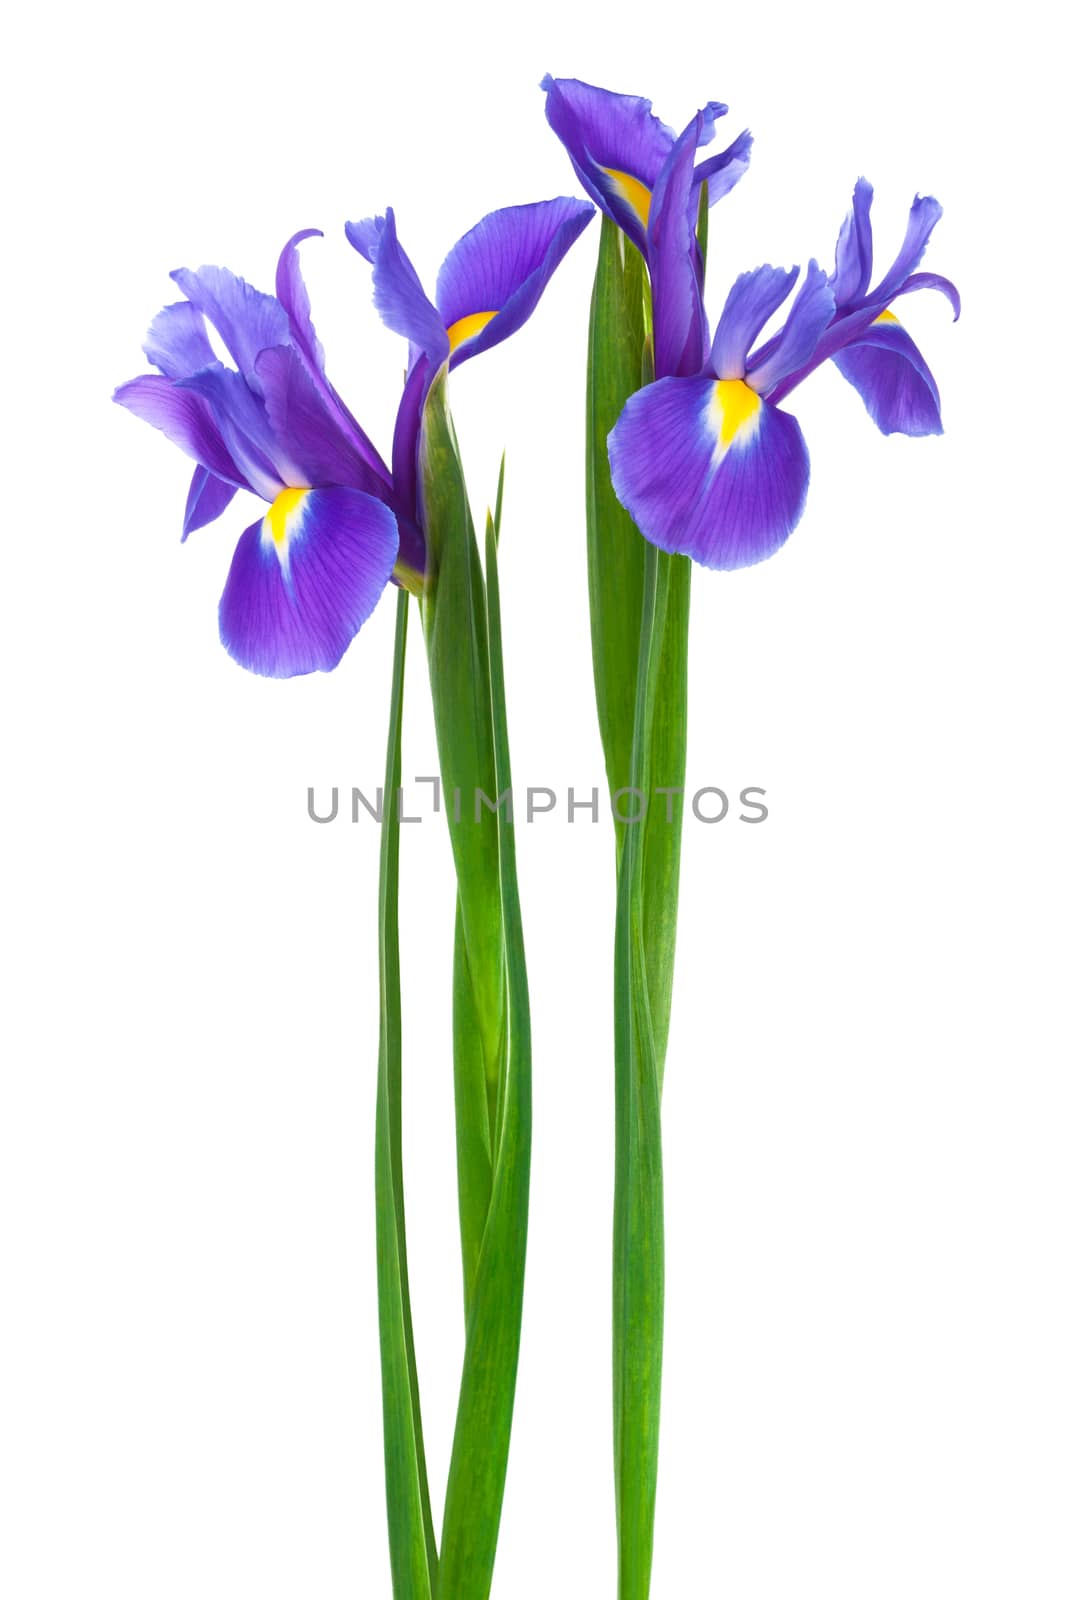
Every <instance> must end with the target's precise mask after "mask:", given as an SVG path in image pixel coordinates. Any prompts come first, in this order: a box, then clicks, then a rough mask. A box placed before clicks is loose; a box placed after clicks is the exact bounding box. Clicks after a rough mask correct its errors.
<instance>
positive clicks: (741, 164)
mask: <svg viewBox="0 0 1067 1600" xmlns="http://www.w3.org/2000/svg"><path fill="white" fill-rule="evenodd" d="M541 87H542V89H544V90H545V94H546V100H545V115H546V116H547V118H548V121H549V125H550V126H551V128H552V129H553V131H554V132H555V133H556V134H557V135H558V137H559V139H560V140H561V142H562V144H563V146H564V148H565V149H566V151H567V154H568V155H569V156H570V158H571V164H572V165H573V167H574V170H575V172H576V173H577V175H578V178H579V181H580V182H581V184H582V186H583V188H584V189H585V190H586V192H587V193H588V194H589V195H591V196H592V198H593V199H594V200H595V201H596V203H597V205H598V206H599V207H600V209H601V210H602V211H603V212H604V213H605V215H606V216H608V217H610V218H611V220H612V221H613V222H615V223H617V224H618V226H619V227H620V228H621V229H622V231H623V232H624V233H625V234H626V235H627V236H628V237H629V238H630V239H631V240H632V241H633V243H634V244H635V245H636V246H637V248H638V250H640V252H641V254H642V255H643V256H644V258H645V261H646V263H647V265H648V270H649V280H650V283H651V288H652V324H653V339H654V346H655V364H656V373H657V375H658V376H659V377H666V376H669V375H674V376H679V375H688V374H691V373H695V372H698V371H699V370H700V368H701V366H702V364H703V362H704V359H705V357H706V355H707V321H706V318H705V315H704V303H703V292H702V291H703V281H704V263H703V262H702V260H701V259H700V252H699V249H698V246H697V240H696V223H697V212H698V209H699V205H700V189H701V185H702V184H704V183H706V184H707V186H708V204H709V206H710V205H714V204H715V202H716V201H717V200H721V199H722V197H723V196H724V195H726V194H728V193H729V192H730V190H731V189H732V188H733V186H734V184H735V183H736V182H737V181H738V179H739V178H740V177H741V176H742V174H743V173H744V171H745V169H746V167H747V166H748V161H749V152H750V150H751V146H752V135H751V134H750V133H748V132H747V131H746V132H745V133H742V134H741V135H740V136H739V137H738V138H737V139H735V140H734V142H733V144H731V145H730V146H729V147H728V149H726V150H724V151H722V152H721V153H720V154H719V155H715V156H710V157H708V158H707V159H706V160H704V161H701V162H699V163H697V165H696V166H695V167H694V164H693V163H694V159H695V156H696V152H697V150H698V148H700V147H701V146H703V145H706V144H708V143H709V142H710V140H711V139H713V138H714V136H715V123H716V121H717V120H718V118H719V117H721V116H723V115H725V113H726V111H727V109H728V108H727V107H726V106H724V105H720V104H719V103H718V102H717V101H714V100H712V101H709V102H708V104H707V105H706V106H705V107H704V109H703V110H702V111H698V112H697V114H696V116H695V117H694V118H693V120H692V121H691V122H690V123H689V125H688V127H687V128H686V129H685V130H684V132H683V133H682V134H681V135H679V136H678V137H676V136H675V135H674V133H673V132H672V131H671V129H670V128H668V127H667V126H666V125H665V124H664V123H662V122H660V120H659V118H658V117H655V116H653V114H652V104H651V102H650V101H648V100H643V99H640V98H639V97H638V96H637V95H630V94H614V93H612V92H611V91H610V90H608V89H597V88H594V87H593V86H592V85H591V84H588V83H582V82H581V81H580V80H579V79H577V78H553V77H551V76H546V77H545V78H544V79H543V80H542V83H541Z"/></svg>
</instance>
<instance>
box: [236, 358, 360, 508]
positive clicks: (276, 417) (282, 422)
mask: <svg viewBox="0 0 1067 1600" xmlns="http://www.w3.org/2000/svg"><path fill="white" fill-rule="evenodd" d="M256 375H257V377H258V378H259V382H260V387H261V389H262V392H263V405H264V408H265V410H266V415H267V420H268V422H269V424H270V427H271V431H272V433H273V435H274V437H275V439H276V440H277V441H278V444H279V445H280V446H281V450H282V452H283V453H284V456H285V458H286V459H287V460H288V461H290V462H292V464H293V465H294V466H295V467H297V468H298V469H299V472H300V476H301V478H302V479H303V480H304V482H305V483H308V484H314V485H315V487H316V488H327V487H329V486H337V487H341V488H349V489H362V490H363V491H364V492H365V493H366V494H376V495H379V496H381V495H382V494H383V493H384V492H385V489H386V485H385V484H384V483H383V481H382V479H381V478H380V477H379V476H378V474H377V473H376V472H374V471H373V470H372V469H371V467H370V466H369V465H368V463H367V462H366V460H365V459H364V457H363V454H362V452H361V451H360V450H359V449H358V448H357V446H356V443H355V441H354V440H353V439H352V438H351V436H350V434H349V433H348V432H347V430H346V429H345V427H344V426H343V425H342V422H341V421H340V420H339V418H338V416H337V414H336V412H335V410H334V409H333V407H332V406H331V405H330V404H329V402H328V400H327V399H326V398H325V397H324V396H323V393H322V391H321V389H320V387H319V386H318V384H317V383H316V382H315V379H314V377H313V376H312V374H311V373H310V372H309V371H308V368H307V363H306V362H305V360H304V357H303V356H302V355H301V353H300V351H299V350H297V349H296V348H295V347H294V346H293V345H279V346H277V347H276V348H275V349H273V350H263V351H261V353H260V355H259V358H258V360H257V362H256Z"/></svg>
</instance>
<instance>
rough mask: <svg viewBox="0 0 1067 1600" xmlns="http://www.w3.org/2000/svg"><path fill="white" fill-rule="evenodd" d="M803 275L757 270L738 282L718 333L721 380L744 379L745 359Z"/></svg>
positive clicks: (716, 365)
mask: <svg viewBox="0 0 1067 1600" xmlns="http://www.w3.org/2000/svg"><path fill="white" fill-rule="evenodd" d="M799 275H800V268H799V267H791V268H790V269H789V270H788V271H787V270H786V269H785V267H769V266H762V267H756V268H755V269H754V270H753V271H752V272H743V273H742V274H741V276H740V277H739V278H738V279H737V281H736V283H735V284H734V286H733V288H732V289H731V290H730V293H729V294H728V295H727V296H726V304H725V306H724V307H723V310H722V316H721V317H720V318H719V325H718V327H717V328H716V329H715V337H714V339H713V340H712V345H711V365H712V368H713V370H714V372H715V374H716V376H717V377H719V378H743V377H744V375H745V358H746V356H747V355H748V352H749V350H750V349H751V348H752V343H753V340H754V339H755V338H756V335H757V334H758V333H759V331H760V329H761V328H762V327H763V324H764V323H765V322H766V321H767V319H768V317H772V316H773V315H774V313H775V312H776V311H777V310H778V307H779V306H780V305H781V304H782V302H783V301H784V300H785V298H786V296H787V295H788V294H789V291H790V290H791V289H792V287H793V285H794V283H796V281H797V278H798V277H799Z"/></svg>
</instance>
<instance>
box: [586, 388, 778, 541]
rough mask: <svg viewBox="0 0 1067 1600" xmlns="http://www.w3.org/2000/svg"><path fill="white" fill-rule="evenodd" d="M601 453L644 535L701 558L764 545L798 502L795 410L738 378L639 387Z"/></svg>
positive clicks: (625, 504)
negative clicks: (769, 400) (605, 455)
mask: <svg viewBox="0 0 1067 1600" xmlns="http://www.w3.org/2000/svg"><path fill="white" fill-rule="evenodd" d="M608 458H609V460H610V463H611V477H612V483H613V484H614V486H615V493H616V494H617V495H618V497H619V499H620V500H621V502H622V504H623V505H624V506H625V507H626V509H627V511H628V512H629V513H630V515H631V516H632V517H633V519H634V521H635V522H636V523H637V526H638V527H639V528H640V530H641V532H642V533H643V534H644V536H645V538H646V539H649V540H650V541H651V542H652V543H653V544H655V545H658V546H659V548H660V549H661V550H669V551H672V552H675V551H678V552H681V553H682V554H684V555H688V556H692V558H693V560H694V561H699V562H700V563H701V564H702V565H704V566H707V567H715V568H718V569H720V570H727V571H728V570H731V569H733V568H735V567H748V566H752V565H753V563H755V562H757V561H762V560H764V559H765V558H766V557H767V556H769V555H773V553H774V551H775V550H777V549H778V548H779V546H780V545H781V544H783V543H784V541H785V540H786V539H787V538H788V536H789V534H790V533H791V532H792V530H793V528H795V527H796V524H797V522H798V521H799V520H800V515H801V512H802V511H803V509H804V500H805V497H806V495H807V488H808V452H807V447H806V446H805V444H804V439H803V435H802V434H801V432H800V429H799V427H798V426H797V423H796V420H795V419H794V418H793V417H791V416H789V415H788V414H787V413H785V412H782V411H778V410H776V409H775V407H774V406H770V405H767V404H766V402H765V401H762V400H761V399H760V398H759V396H758V395H757V394H755V393H754V392H753V391H752V390H750V389H748V388H747V385H745V384H744V383H743V382H741V381H740V380H738V379H733V380H726V381H724V382H715V381H713V380H709V379H706V378H664V379H661V380H660V381H659V382H657V383H653V384H650V385H649V386H648V387H647V388H645V389H639V390H638V391H637V393H636V394H634V395H632V396H631V397H630V399H629V400H628V401H627V402H626V405H625V406H624V407H623V412H622V416H621V417H620V418H619V420H618V422H617V423H616V424H615V427H614V428H613V430H612V432H611V433H610V434H609V435H608Z"/></svg>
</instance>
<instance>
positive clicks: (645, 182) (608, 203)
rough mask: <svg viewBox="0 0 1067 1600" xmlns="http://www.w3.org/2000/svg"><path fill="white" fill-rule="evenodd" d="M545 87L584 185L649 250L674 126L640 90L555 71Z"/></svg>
mask: <svg viewBox="0 0 1067 1600" xmlns="http://www.w3.org/2000/svg"><path fill="white" fill-rule="evenodd" d="M541 87H542V89H544V91H545V96H546V98H545V115H546V116H547V118H548V122H549V126H550V127H551V128H552V130H553V132H554V133H555V134H556V135H557V136H558V138H559V139H560V141H561V143H562V145H563V147H564V149H565V150H566V152H567V154H568V155H569V156H570V158H571V164H572V166H573V167H574V170H575V172H576V174H577V176H578V180H579V182H580V183H581V185H582V187H583V188H584V189H585V191H586V193H587V194H588V195H589V196H590V198H591V199H592V200H594V201H595V202H596V204H597V205H598V206H599V207H600V208H601V210H603V211H606V212H607V214H608V216H609V217H611V219H612V221H613V222H616V223H618V225H619V227H620V228H621V229H622V230H623V232H624V233H626V234H628V235H629V237H630V238H631V239H632V240H633V242H634V243H635V244H636V245H637V247H638V249H639V250H641V251H642V252H643V251H644V249H645V223H646V221H647V218H648V211H647V206H648V203H649V197H650V196H651V192H652V188H653V185H654V184H655V182H656V179H657V177H658V176H659V173H660V169H661V168H662V166H663V163H664V162H665V161H666V160H667V157H668V156H669V155H670V153H671V147H672V146H673V144H674V134H673V132H672V131H671V129H670V128H668V127H667V126H666V125H665V124H664V123H662V122H661V121H660V120H659V118H658V117H656V116H654V115H653V114H652V102H651V101H650V100H645V99H642V98H641V97H640V96H638V95H632V94H614V93H613V92H612V91H611V90H610V89H598V88H595V87H594V86H593V85H592V84H589V83H583V82H582V81H581V80H580V79H578V78H553V77H551V75H546V76H545V77H544V78H543V79H542V81H541Z"/></svg>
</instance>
